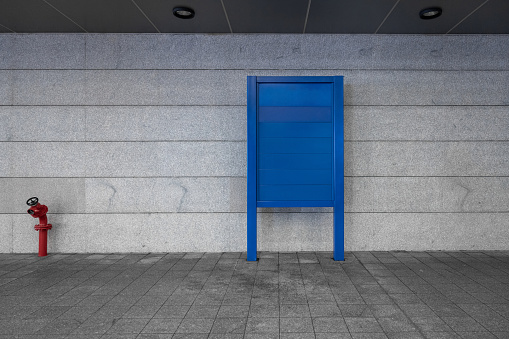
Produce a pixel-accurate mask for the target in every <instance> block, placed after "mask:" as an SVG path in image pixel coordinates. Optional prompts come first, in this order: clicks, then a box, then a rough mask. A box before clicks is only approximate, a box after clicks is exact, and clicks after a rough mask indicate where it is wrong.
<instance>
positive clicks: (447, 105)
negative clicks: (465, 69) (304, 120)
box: [0, 104, 509, 107]
mask: <svg viewBox="0 0 509 339" xmlns="http://www.w3.org/2000/svg"><path fill="white" fill-rule="evenodd" d="M507 106H509V105H502V104H483V105H480V104H478V105H476V104H468V105H465V104H462V105H457V104H443V105H422V104H415V105H408V104H407V105H391V104H376V105H375V104H355V105H349V104H345V105H344V107H507ZM0 107H247V105H245V104H242V105H236V104H214V105H203V104H178V105H177V104H174V105H170V104H164V105H158V104H132V105H125V104H124V105H121V104H102V105H101V104H53V105H49V104H10V105H5V104H0Z"/></svg>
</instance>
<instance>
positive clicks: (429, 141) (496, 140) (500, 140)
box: [345, 139, 509, 143]
mask: <svg viewBox="0 0 509 339" xmlns="http://www.w3.org/2000/svg"><path fill="white" fill-rule="evenodd" d="M507 141H509V139H492V140H384V139H381V140H345V142H427V143H440V142H507Z"/></svg>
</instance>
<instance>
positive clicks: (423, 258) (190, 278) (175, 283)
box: [0, 251, 509, 339]
mask: <svg viewBox="0 0 509 339" xmlns="http://www.w3.org/2000/svg"><path fill="white" fill-rule="evenodd" d="M331 256H332V254H331V253H329V252H299V253H269V252H261V253H260V254H259V257H260V260H259V261H258V262H246V260H245V253H169V254H166V253H155V254H109V255H105V254H55V255H49V256H48V257H45V258H38V257H37V256H36V255H35V254H0V339H4V338H125V339H127V338H140V339H141V338H143V339H149V338H150V339H152V338H154V339H155V338H175V339H176V338H230V339H234V338H235V339H237V338H246V339H255V338H260V339H261V338H264V339H265V338H267V339H272V338H295V339H304V338H305V339H307V338H316V339H336V338H355V339H361V338H362V339H368V338H373V339H374V338H401V339H413V338H509V251H504V252H487V251H482V252H350V253H347V255H346V260H345V262H334V261H332V260H331Z"/></svg>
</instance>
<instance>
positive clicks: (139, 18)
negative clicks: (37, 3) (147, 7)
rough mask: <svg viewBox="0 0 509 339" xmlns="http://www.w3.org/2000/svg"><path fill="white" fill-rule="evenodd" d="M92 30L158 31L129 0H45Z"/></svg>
mask: <svg viewBox="0 0 509 339" xmlns="http://www.w3.org/2000/svg"><path fill="white" fill-rule="evenodd" d="M46 1H48V2H49V3H51V4H52V5H53V6H55V7H56V8H58V10H59V11H61V12H63V13H65V15H67V16H68V17H70V18H71V19H72V20H74V21H75V22H76V23H78V24H79V25H80V26H81V27H83V28H85V29H86V30H87V32H91V33H157V31H156V29H155V28H154V27H153V26H152V24H151V23H150V22H149V21H148V20H147V18H145V16H144V15H143V13H141V11H140V10H139V9H138V8H137V7H136V6H135V5H134V3H133V2H132V1H130V0H46Z"/></svg>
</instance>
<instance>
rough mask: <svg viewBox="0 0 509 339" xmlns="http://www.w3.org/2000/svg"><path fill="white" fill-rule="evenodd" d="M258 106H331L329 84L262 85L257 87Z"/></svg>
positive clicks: (330, 86) (330, 85)
mask: <svg viewBox="0 0 509 339" xmlns="http://www.w3.org/2000/svg"><path fill="white" fill-rule="evenodd" d="M258 98H259V99H258V105H259V106H331V105H332V84H330V83H319V84H316V83H294V84H292V83H276V84H274V83H272V84H271V83H265V84H264V83H262V84H259V85H258Z"/></svg>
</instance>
